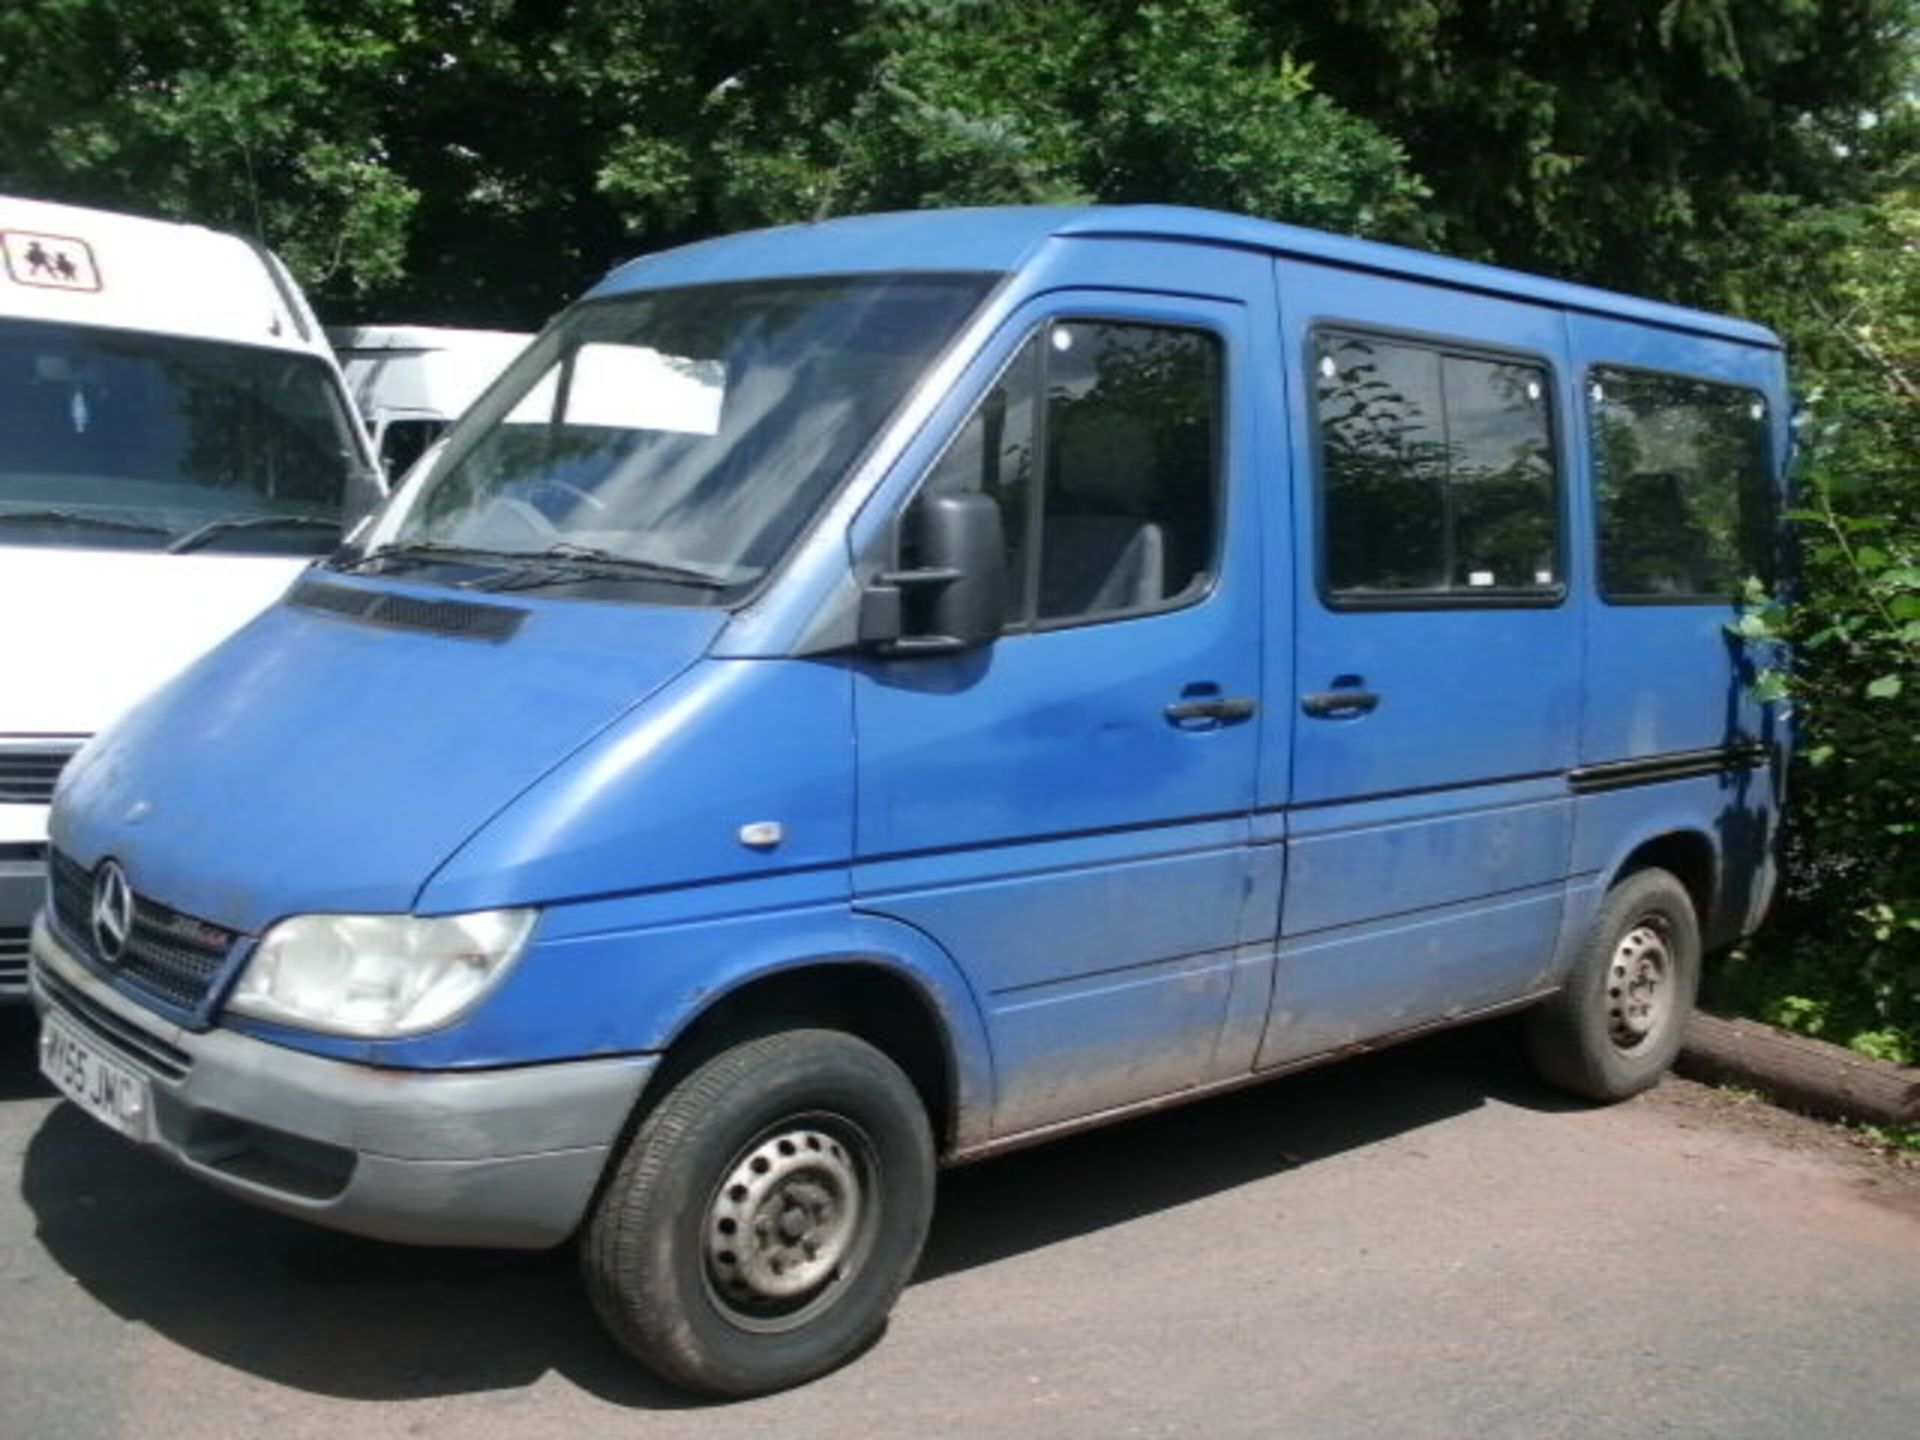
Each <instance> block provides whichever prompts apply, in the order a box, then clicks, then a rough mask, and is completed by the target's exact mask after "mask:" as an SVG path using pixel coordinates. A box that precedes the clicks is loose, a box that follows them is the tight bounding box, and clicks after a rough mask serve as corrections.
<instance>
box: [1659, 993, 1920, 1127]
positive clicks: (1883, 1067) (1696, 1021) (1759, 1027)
mask: <svg viewBox="0 0 1920 1440" xmlns="http://www.w3.org/2000/svg"><path fill="white" fill-rule="evenodd" d="M1674 1069H1675V1070H1677V1071H1678V1072H1679V1073H1680V1074H1682V1075H1685V1076H1688V1077H1690V1078H1691V1079H1695V1080H1705V1081H1708V1082H1710V1083H1714V1084H1729V1083H1730V1084H1736V1085H1745V1086H1749V1087H1751V1088H1752V1089H1755V1090H1758V1091H1761V1092H1762V1093H1764V1094H1765V1095H1766V1096H1767V1097H1768V1098H1770V1099H1771V1100H1773V1101H1774V1102H1775V1103H1776V1104H1779V1105H1784V1106H1786V1107H1787V1108H1789V1109H1792V1110H1800V1111H1804V1112H1806V1113H1807V1114H1809V1115H1819V1116H1823V1117H1825V1118H1828V1119H1833V1120H1851V1121H1855V1122H1859V1123H1864V1124H1871V1125H1896V1126H1909V1127H1910V1126H1915V1125H1920V1068H1915V1067H1913V1066H1910V1065H1891V1064H1888V1063H1887V1062H1886V1061H1884V1060H1870V1059H1868V1058H1867V1057H1866V1056H1864V1055H1859V1054H1856V1053H1855V1052H1854V1051H1852V1050H1848V1049H1846V1048H1845V1047H1843V1046H1840V1045H1830V1044H1828V1043H1827V1042H1826V1041H1824V1040H1814V1039H1811V1038H1809V1037H1808V1036H1805V1035H1794V1034H1790V1033H1789V1032H1787V1031H1785V1030H1780V1029H1776V1028H1775V1027H1774V1026H1771V1025H1764V1024H1762V1023H1761V1022H1759V1021H1757V1020H1724V1019H1721V1018H1720V1017H1719V1016H1717V1015H1702V1014H1695V1015H1694V1016H1693V1017H1692V1018H1691V1019H1690V1020H1689V1021H1688V1022H1687V1035H1686V1040H1685V1042H1684V1043H1683V1045H1682V1046H1681V1050H1680V1058H1679V1060H1678V1061H1677V1062H1676V1063H1675V1065H1674Z"/></svg>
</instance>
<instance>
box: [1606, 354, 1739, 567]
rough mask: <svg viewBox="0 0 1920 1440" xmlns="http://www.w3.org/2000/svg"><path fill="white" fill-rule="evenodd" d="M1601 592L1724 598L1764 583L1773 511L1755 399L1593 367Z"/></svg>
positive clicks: (1730, 389)
mask: <svg viewBox="0 0 1920 1440" xmlns="http://www.w3.org/2000/svg"><path fill="white" fill-rule="evenodd" d="M1588 402H1589V403H1590V404H1591V405H1592V407H1593V443H1594V472H1595V477H1596V481H1597V496H1598V508H1599V516H1598V526H1599V537H1600V589H1601V593H1602V594H1603V595H1605V596H1606V598H1607V599H1609V600H1626V601H1643V602H1646V601H1651V602H1658V601H1663V600H1725V599H1727V598H1728V597H1729V596H1731V595H1733V594H1734V593H1736V592H1737V591H1738V590H1739V588H1740V586H1741V584H1742V582H1743V581H1744V580H1745V579H1746V578H1747V577H1748V576H1754V577H1757V578H1758V579H1760V580H1763V581H1767V582H1771V581H1772V580H1773V578H1774V571H1775V542H1774V535H1775V508H1774V496H1773V487H1772V484H1771V483H1770V479H1769V474H1768V463H1767V455H1768V446H1767V407H1766V402H1765V400H1763V399H1762V398H1761V396H1760V395H1759V394H1758V392H1756V391H1753V390H1747V389H1743V388H1740V387H1738V386H1732V385H1716V384H1712V383H1709V382H1707V381H1703V380H1692V379H1687V378H1683V377H1680V376H1675V375H1654V374H1649V373H1647V372H1644V371H1636V370H1619V369H1608V368H1596V369H1595V370H1594V371H1593V372H1592V376H1591V379H1590V383H1589V386H1588Z"/></svg>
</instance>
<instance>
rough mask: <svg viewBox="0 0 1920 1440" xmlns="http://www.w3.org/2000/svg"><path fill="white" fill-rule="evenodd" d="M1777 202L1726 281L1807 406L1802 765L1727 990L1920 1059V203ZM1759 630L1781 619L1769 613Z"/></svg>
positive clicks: (1727, 975) (1849, 1038) (1756, 1005)
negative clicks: (1762, 895) (1781, 342)
mask: <svg viewBox="0 0 1920 1440" xmlns="http://www.w3.org/2000/svg"><path fill="white" fill-rule="evenodd" d="M1900 180H1901V177H1900V175H1899V174H1898V173H1897V172H1896V174H1895V175H1894V176H1893V177H1892V181H1893V183H1892V184H1891V185H1890V187H1889V188H1888V190H1887V191H1886V193H1885V194H1884V195H1883V196H1882V197H1881V198H1880V199H1879V200H1878V201H1877V202H1875V203H1873V204H1870V205H1861V206H1848V207H1842V208H1837V209H1822V210H1812V211H1799V212H1787V211H1785V210H1784V209H1781V208H1778V207H1775V208H1774V213H1772V214H1771V215H1770V216H1769V217H1768V219H1769V221H1770V223H1769V224H1768V226H1767V227H1766V228H1765V229H1763V230H1759V231H1757V232H1756V234H1757V235H1760V236H1764V237H1765V238H1764V240H1760V239H1756V240H1755V242H1754V243H1752V244H1751V245H1750V246H1749V247H1748V253H1747V255H1746V257H1745V260H1744V263H1742V264H1740V265H1739V266H1738V267H1737V268H1735V269H1733V270H1732V271H1730V273H1729V277H1728V278H1729V284H1730V285H1732V286H1733V287H1734V288H1736V289H1737V290H1739V291H1740V292H1741V293H1743V294H1744V295H1745V296H1746V297H1747V299H1748V300H1749V302H1750V305H1751V308H1752V309H1754V310H1755V311H1756V313H1758V314H1760V315H1761V316H1762V317H1763V318H1766V319H1768V320H1769V321H1770V322H1771V323H1773V324H1775V325H1776V326H1778V327H1779V328H1780V329H1781V330H1782V331H1783V333H1784V334H1785V335H1786V336H1787V339H1788V342H1789V344H1790V346H1791V347H1792V350H1793V353H1794V355H1795V358H1796V366H1797V369H1798V372H1799V377H1800V381H1801V384H1802V385H1803V387H1805V389H1806V392H1807V396H1808V407H1807V412H1806V417H1805V426H1804V429H1805V440H1804V449H1805V456H1804V463H1803V464H1802V465H1801V467H1800V488H1801V501H1800V503H1801V507H1802V508H1801V510H1800V511H1799V521H1798V526H1797V528H1798V530H1799V533H1800V537H1801V544H1800V551H1801V556H1802V565H1801V572H1802V573H1801V579H1800V588H1799V595H1798V597H1797V603H1796V604H1795V605H1794V606H1793V607H1792V608H1791V611H1790V618H1789V619H1788V621H1787V623H1786V626H1785V628H1786V630H1787V632H1788V633H1789V634H1790V635H1791V636H1792V638H1794V639H1795V640H1796V641H1797V642H1798V645H1799V649H1800V655H1799V662H1798V666H1797V674H1796V676H1795V678H1794V681H1793V683H1792V687H1791V690H1792V694H1791V698H1792V700H1793V702H1794V703H1795V705H1796V706H1797V707H1798V709H1799V710H1800V712H1801V719H1800V731H1801V742H1802V753H1801V759H1800V762H1799V764H1798V766H1797V767H1796V771H1795V774H1794V784H1793V796H1792V805H1791V808H1790V811H1789V824H1788V831H1787V839H1788V845H1787V856H1788V861H1789V864H1788V868H1787V885H1786V890H1785V894H1784V896H1783V903H1782V905H1781V906H1780V907H1779V909H1778V911H1777V913H1776V915H1775V917H1774V920H1773V922H1772V923H1771V924H1770V925H1769V926H1768V928H1767V929H1766V930H1765V931H1763V932H1762V934H1761V936H1760V937H1759V938H1758V940H1757V942H1756V943H1755V945H1754V946H1753V947H1752V948H1751V950H1750V952H1749V953H1748V954H1747V955H1745V956H1743V957H1736V958H1735V959H1734V960H1733V961H1732V962H1730V963H1729V964H1728V965H1727V966H1726V967H1725V969H1724V971H1723V973H1722V974H1721V976H1720V977H1719V978H1718V981H1717V998H1718V999H1720V1000H1721V1001H1722V1002H1723V1003H1726V1004H1729V1005H1731V1006H1733V1007H1735V1008H1739V1009H1743V1010H1748V1011H1753V1012H1756V1013H1759V1014H1760V1015H1762V1017H1763V1018H1767V1019H1771V1020H1774V1021H1777V1022H1779V1023H1783V1024H1787V1025H1791V1026H1793V1027H1795V1028H1797V1029H1802V1030H1806V1031H1808V1032H1810V1033H1813V1034H1818V1035H1824V1036H1827V1037H1828V1038H1831V1039H1835V1040H1839V1041H1842V1042H1845V1043H1849V1044H1852V1045H1854V1046H1856V1047H1857V1048H1859V1049H1862V1050H1865V1051H1867V1052H1868V1053H1872V1054H1877V1055H1881V1056H1884V1057H1886V1058H1889V1059H1900V1060H1906V1061H1909V1062H1912V1061H1915V1060H1920V764H1916V759H1915V757H1916V755H1920V190H1916V189H1914V188H1913V187H1912V185H1911V184H1910V183H1908V184H1901V183H1900ZM1757 623H1760V624H1768V623H1772V622H1770V620H1769V619H1768V617H1766V616H1761V617H1757Z"/></svg>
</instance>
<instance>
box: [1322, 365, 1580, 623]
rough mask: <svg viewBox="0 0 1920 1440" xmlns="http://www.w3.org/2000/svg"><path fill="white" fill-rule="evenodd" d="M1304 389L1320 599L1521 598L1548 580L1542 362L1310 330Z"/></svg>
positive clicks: (1548, 482) (1547, 418) (1555, 558)
mask: <svg viewBox="0 0 1920 1440" xmlns="http://www.w3.org/2000/svg"><path fill="white" fill-rule="evenodd" d="M1315 393H1316V400H1317V407H1318V412H1317V413H1318V419H1319V449H1320V474H1321V485H1322V515H1323V524H1324V527H1325V548H1324V553H1323V572H1322V574H1323V581H1324V583H1323V590H1324V593H1325V594H1326V596H1327V598H1328V599H1329V600H1331V601H1332V602H1333V603H1335V604H1342V603H1345V604H1350V605H1363V604H1401V603H1408V602H1413V603H1418V602H1419V601H1421V600H1423V599H1425V600H1430V601H1439V602H1443V603H1451V602H1454V601H1476V600H1478V601H1489V602H1499V601H1501V600H1506V601H1508V602H1510V603H1511V602H1515V601H1518V602H1523V603H1524V602H1526V601H1541V600H1551V599H1552V598H1554V597H1556V596H1557V595H1558V594H1559V593H1560V592H1561V579H1560V576H1561V566H1560V523H1559V517H1560V510H1561V506H1560V500H1559V481H1558V476H1557V475H1556V473H1555V467H1554V458H1553V425H1552V410H1551V404H1550V400H1549V395H1550V385H1549V376H1548V373H1547V370H1546V368H1545V367H1544V366H1542V365H1540V364H1537V363H1534V362H1531V361H1527V360H1520V359H1513V358H1508V357H1502V356H1492V355H1481V354H1473V353H1468V352H1465V351H1455V350H1453V349H1451V348H1450V347H1446V346H1442V345H1434V344H1424V343H1420V342H1414V341H1403V340H1398V339H1385V338H1382V337H1377V336H1368V335H1354V334H1347V333H1342V332H1337V331H1323V332H1321V333H1320V334H1319V335H1318V336H1317V337H1316V349H1315Z"/></svg>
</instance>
